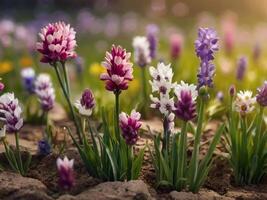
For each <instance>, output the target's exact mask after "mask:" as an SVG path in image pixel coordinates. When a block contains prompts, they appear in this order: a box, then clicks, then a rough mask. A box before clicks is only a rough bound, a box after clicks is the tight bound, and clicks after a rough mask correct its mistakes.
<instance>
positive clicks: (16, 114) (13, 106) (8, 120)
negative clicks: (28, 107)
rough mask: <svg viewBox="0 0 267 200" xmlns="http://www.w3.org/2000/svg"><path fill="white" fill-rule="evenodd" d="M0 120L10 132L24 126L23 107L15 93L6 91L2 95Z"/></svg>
mask: <svg viewBox="0 0 267 200" xmlns="http://www.w3.org/2000/svg"><path fill="white" fill-rule="evenodd" d="M0 115H1V117H0V120H1V121H3V122H4V123H5V125H6V130H7V131H8V132H10V133H12V132H16V131H18V130H19V129H20V128H21V127H22V126H23V118H22V109H21V107H20V106H19V101H18V99H17V98H15V96H14V93H5V94H3V95H2V96H1V97H0Z"/></svg>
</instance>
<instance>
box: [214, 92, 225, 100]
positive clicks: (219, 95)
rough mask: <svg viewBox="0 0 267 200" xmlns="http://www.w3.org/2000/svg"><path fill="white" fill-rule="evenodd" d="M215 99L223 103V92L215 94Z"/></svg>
mask: <svg viewBox="0 0 267 200" xmlns="http://www.w3.org/2000/svg"><path fill="white" fill-rule="evenodd" d="M216 98H217V100H218V101H221V102H222V101H223V99H224V95H223V92H222V91H219V92H218V93H217V94H216Z"/></svg>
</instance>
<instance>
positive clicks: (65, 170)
mask: <svg viewBox="0 0 267 200" xmlns="http://www.w3.org/2000/svg"><path fill="white" fill-rule="evenodd" d="M73 164H74V160H73V159H71V160H69V159H68V158H67V157H66V156H65V157H64V159H61V158H58V159H57V169H58V173H59V182H58V183H59V185H60V187H62V188H63V189H65V190H69V189H71V188H72V187H73V185H74V171H73Z"/></svg>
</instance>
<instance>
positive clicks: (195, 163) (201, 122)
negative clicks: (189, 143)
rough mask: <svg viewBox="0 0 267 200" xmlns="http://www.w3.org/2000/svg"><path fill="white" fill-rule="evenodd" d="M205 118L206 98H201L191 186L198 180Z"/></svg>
mask: <svg viewBox="0 0 267 200" xmlns="http://www.w3.org/2000/svg"><path fill="white" fill-rule="evenodd" d="M203 118H204V100H203V99H202V98H201V99H200V108H199V115H198V121H197V130H196V135H195V141H194V148H193V155H192V159H191V162H190V173H189V176H190V179H189V182H190V188H193V187H194V184H195V182H196V178H197V174H198V172H197V170H198V164H199V163H198V156H199V155H198V154H199V147H200V137H201V132H202V124H203Z"/></svg>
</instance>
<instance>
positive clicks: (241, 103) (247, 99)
mask: <svg viewBox="0 0 267 200" xmlns="http://www.w3.org/2000/svg"><path fill="white" fill-rule="evenodd" d="M255 103H256V97H253V93H252V91H240V92H238V93H237V97H236V100H235V104H234V105H235V110H236V112H239V113H240V114H241V115H243V116H244V115H246V114H247V113H250V112H252V111H253V110H254V108H255Z"/></svg>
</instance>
